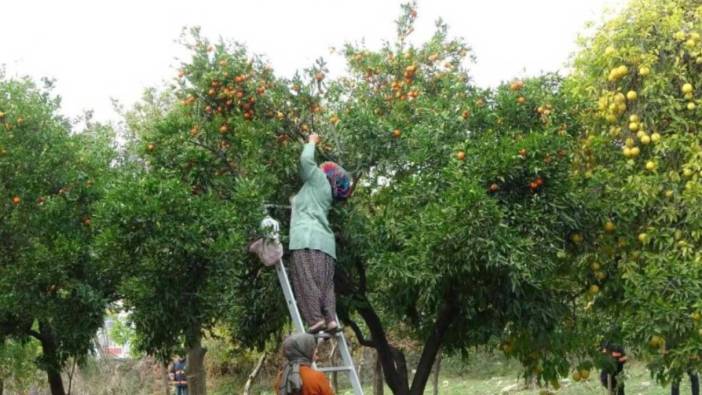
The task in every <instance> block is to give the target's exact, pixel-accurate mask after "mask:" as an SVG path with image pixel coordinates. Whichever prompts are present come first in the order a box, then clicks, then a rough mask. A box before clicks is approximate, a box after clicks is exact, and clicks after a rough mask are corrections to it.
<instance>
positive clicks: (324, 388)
mask: <svg viewBox="0 0 702 395" xmlns="http://www.w3.org/2000/svg"><path fill="white" fill-rule="evenodd" d="M300 378H302V392H301V393H300V395H334V391H333V390H332V388H331V385H330V384H329V380H327V377H326V376H325V375H324V373H322V372H319V371H316V370H314V369H312V368H311V367H309V366H300ZM279 387H280V375H278V379H277V380H276V382H275V388H274V391H275V393H276V395H278V388H279Z"/></svg>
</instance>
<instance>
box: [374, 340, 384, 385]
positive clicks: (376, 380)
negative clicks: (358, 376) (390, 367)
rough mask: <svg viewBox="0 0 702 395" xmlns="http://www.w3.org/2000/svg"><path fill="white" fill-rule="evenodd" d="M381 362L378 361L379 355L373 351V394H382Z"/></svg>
mask: <svg viewBox="0 0 702 395" xmlns="http://www.w3.org/2000/svg"><path fill="white" fill-rule="evenodd" d="M384 385H385V382H384V381H383V364H382V362H381V361H380V355H379V354H378V352H377V351H376V352H375V367H374V369H373V395H383V386H384Z"/></svg>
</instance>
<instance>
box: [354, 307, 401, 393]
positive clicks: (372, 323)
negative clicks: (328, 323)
mask: <svg viewBox="0 0 702 395" xmlns="http://www.w3.org/2000/svg"><path fill="white" fill-rule="evenodd" d="M363 299H365V303H363V304H362V305H361V306H360V307H359V308H358V313H359V314H360V315H361V317H362V318H363V320H364V321H365V322H366V325H367V326H368V329H369V330H370V333H371V337H372V339H373V342H374V343H375V348H376V350H378V355H379V356H380V361H381V364H382V366H383V374H384V376H385V381H386V382H387V383H388V387H390V390H391V391H392V393H393V394H395V395H407V394H409V385H408V382H407V365H406V362H405V356H404V354H403V353H402V351H400V350H398V349H397V348H395V347H393V346H392V345H390V343H389V342H388V339H387V337H386V336H385V329H384V328H383V324H382V323H381V322H380V317H378V314H376V312H375V310H374V309H373V307H372V306H371V305H370V301H368V300H367V299H366V298H365V295H364V296H363Z"/></svg>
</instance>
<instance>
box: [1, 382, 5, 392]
mask: <svg viewBox="0 0 702 395" xmlns="http://www.w3.org/2000/svg"><path fill="white" fill-rule="evenodd" d="M4 392H5V381H4V380H3V379H0V395H2V394H3V393H4Z"/></svg>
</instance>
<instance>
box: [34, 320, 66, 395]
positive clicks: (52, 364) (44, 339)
mask: <svg viewBox="0 0 702 395" xmlns="http://www.w3.org/2000/svg"><path fill="white" fill-rule="evenodd" d="M39 342H40V343H41V350H42V354H43V355H42V358H43V360H44V370H45V371H46V375H47V378H48V379H49V389H50V390H51V395H66V391H65V390H64V389H63V379H62V378H61V364H60V363H59V361H58V355H56V353H57V350H56V339H55V337H54V333H53V331H52V329H51V327H49V326H48V325H46V324H45V323H43V322H40V323H39Z"/></svg>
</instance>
